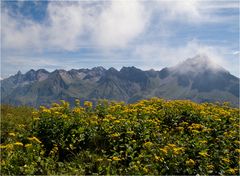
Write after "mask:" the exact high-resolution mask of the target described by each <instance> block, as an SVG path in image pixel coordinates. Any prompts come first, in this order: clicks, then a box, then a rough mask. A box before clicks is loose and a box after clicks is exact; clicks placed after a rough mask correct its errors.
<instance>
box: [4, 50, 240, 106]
mask: <svg viewBox="0 0 240 176" xmlns="http://www.w3.org/2000/svg"><path fill="white" fill-rule="evenodd" d="M151 97H162V98H165V99H190V100H192V101H195V102H199V103H201V102H216V101H219V102H225V101H227V102H230V103H231V104H232V105H233V106H238V104H239V78H237V77H235V76H233V75H231V74H230V73H229V72H228V71H227V70H225V69H224V68H222V67H221V66H218V65H216V64H215V63H213V62H212V61H211V59H209V58H208V57H207V56H204V55H197V56H196V57H194V58H190V59H187V60H185V61H184V62H182V63H179V64H177V65H176V66H174V67H170V68H164V69H162V70H161V71H154V70H148V71H143V70H140V69H138V68H135V67H123V68H122V69H121V70H120V71H118V70H116V69H114V68H110V69H108V70H106V69H104V68H103V67H95V68H92V69H72V70H69V71H66V70H55V71H53V72H48V71H46V70H44V69H40V70H37V71H35V70H30V71H28V72H27V73H25V74H22V73H21V72H18V73H17V74H16V75H14V76H11V77H9V78H6V79H4V80H1V102H2V103H6V104H12V105H30V106H39V105H49V104H51V103H52V102H56V101H59V100H60V99H64V100H67V101H70V102H73V101H74V100H75V99H76V98H78V99H80V100H92V101H96V100H97V99H110V100H117V101H124V102H126V103H133V102H136V101H138V100H140V99H146V98H151Z"/></svg>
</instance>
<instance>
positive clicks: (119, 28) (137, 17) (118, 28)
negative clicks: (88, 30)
mask: <svg viewBox="0 0 240 176" xmlns="http://www.w3.org/2000/svg"><path fill="white" fill-rule="evenodd" d="M148 18H149V14H147V13H146V11H145V8H144V6H143V4H142V3H141V2H140V1H135V0H132V1H112V2H111V4H110V5H109V6H108V7H107V8H106V9H105V10H104V11H103V13H101V14H100V16H99V18H98V20H97V21H96V26H97V27H95V28H94V37H95V38H97V42H98V44H99V45H100V46H104V47H110V48H114V47H124V46H126V45H127V44H128V43H129V42H131V41H132V40H133V39H134V38H136V37H137V36H138V35H140V34H141V33H142V32H143V31H144V30H145V28H146V25H147V21H148Z"/></svg>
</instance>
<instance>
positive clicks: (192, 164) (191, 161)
mask: <svg viewBox="0 0 240 176" xmlns="http://www.w3.org/2000/svg"><path fill="white" fill-rule="evenodd" d="M186 165H188V166H194V165H195V161H194V160H192V159H189V160H187V161H186Z"/></svg>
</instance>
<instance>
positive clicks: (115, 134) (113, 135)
mask: <svg viewBox="0 0 240 176" xmlns="http://www.w3.org/2000/svg"><path fill="white" fill-rule="evenodd" d="M111 136H112V137H119V136H120V134H119V133H114V134H111Z"/></svg>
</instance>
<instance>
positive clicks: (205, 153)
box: [198, 151, 209, 157]
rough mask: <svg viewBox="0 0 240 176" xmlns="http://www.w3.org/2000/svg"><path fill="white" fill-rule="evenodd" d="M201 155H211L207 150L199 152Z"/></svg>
mask: <svg viewBox="0 0 240 176" xmlns="http://www.w3.org/2000/svg"><path fill="white" fill-rule="evenodd" d="M198 154H199V155H201V156H203V157H207V156H209V154H208V153H207V151H201V152H199V153H198Z"/></svg>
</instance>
